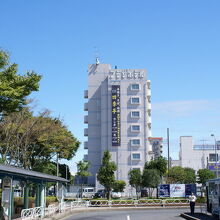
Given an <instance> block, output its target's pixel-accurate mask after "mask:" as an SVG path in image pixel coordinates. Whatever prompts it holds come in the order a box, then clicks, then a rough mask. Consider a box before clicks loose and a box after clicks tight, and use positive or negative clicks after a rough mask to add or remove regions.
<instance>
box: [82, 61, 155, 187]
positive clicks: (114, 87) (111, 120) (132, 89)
mask: <svg viewBox="0 0 220 220" xmlns="http://www.w3.org/2000/svg"><path fill="white" fill-rule="evenodd" d="M84 97H85V98H87V100H88V101H87V102H86V103H85V105H84V110H85V111H87V112H88V114H87V115H86V116H85V118H84V122H85V123H86V124H88V128H85V130H84V136H87V137H88V141H86V142H85V143H84V148H85V149H88V155H85V159H86V160H88V161H89V162H90V165H91V166H90V172H91V173H92V176H90V177H89V178H88V184H91V185H94V186H95V185H96V183H97V180H96V174H97V172H98V170H99V167H100V165H101V162H102V157H103V153H104V151H106V150H109V151H110V152H111V155H112V160H113V161H114V162H115V163H116V164H117V171H116V174H115V175H116V179H117V180H124V181H126V183H127V188H126V190H128V188H129V186H128V185H129V184H128V182H129V178H128V172H129V171H130V170H131V169H141V170H142V169H143V166H144V164H145V162H146V161H149V160H150V159H151V157H152V146H151V143H150V141H149V137H151V89H150V81H149V80H147V73H146V70H145V69H111V66H110V65H109V64H99V63H98V62H97V63H96V64H91V65H89V67H88V90H86V91H85V93H84Z"/></svg>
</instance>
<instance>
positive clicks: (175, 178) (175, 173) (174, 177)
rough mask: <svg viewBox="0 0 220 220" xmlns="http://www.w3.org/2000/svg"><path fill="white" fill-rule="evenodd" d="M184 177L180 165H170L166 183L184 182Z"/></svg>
mask: <svg viewBox="0 0 220 220" xmlns="http://www.w3.org/2000/svg"><path fill="white" fill-rule="evenodd" d="M185 179H186V173H185V172H184V169H183V168H182V167H180V166H175V167H171V168H170V170H169V172H168V177H167V183H168V184H171V183H184V181H185Z"/></svg>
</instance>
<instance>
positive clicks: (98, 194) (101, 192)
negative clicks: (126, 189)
mask: <svg viewBox="0 0 220 220" xmlns="http://www.w3.org/2000/svg"><path fill="white" fill-rule="evenodd" d="M105 195H106V190H104V189H99V190H98V191H97V192H96V193H95V197H96V198H104V197H105Z"/></svg>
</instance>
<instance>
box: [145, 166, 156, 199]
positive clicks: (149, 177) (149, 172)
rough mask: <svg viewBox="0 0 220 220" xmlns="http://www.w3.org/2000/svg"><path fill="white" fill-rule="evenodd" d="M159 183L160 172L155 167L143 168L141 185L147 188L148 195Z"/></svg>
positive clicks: (150, 194)
mask: <svg viewBox="0 0 220 220" xmlns="http://www.w3.org/2000/svg"><path fill="white" fill-rule="evenodd" d="M159 183H160V173H159V171H158V170H156V169H144V171H143V175H142V186H143V187H146V188H148V191H149V196H150V197H152V194H153V191H154V189H155V188H156V187H157V185H158V184H159Z"/></svg>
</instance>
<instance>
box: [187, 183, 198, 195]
mask: <svg viewBox="0 0 220 220" xmlns="http://www.w3.org/2000/svg"><path fill="white" fill-rule="evenodd" d="M185 187H186V190H185V196H186V197H189V196H190V195H191V194H192V193H193V194H194V195H196V184H186V186H185Z"/></svg>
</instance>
